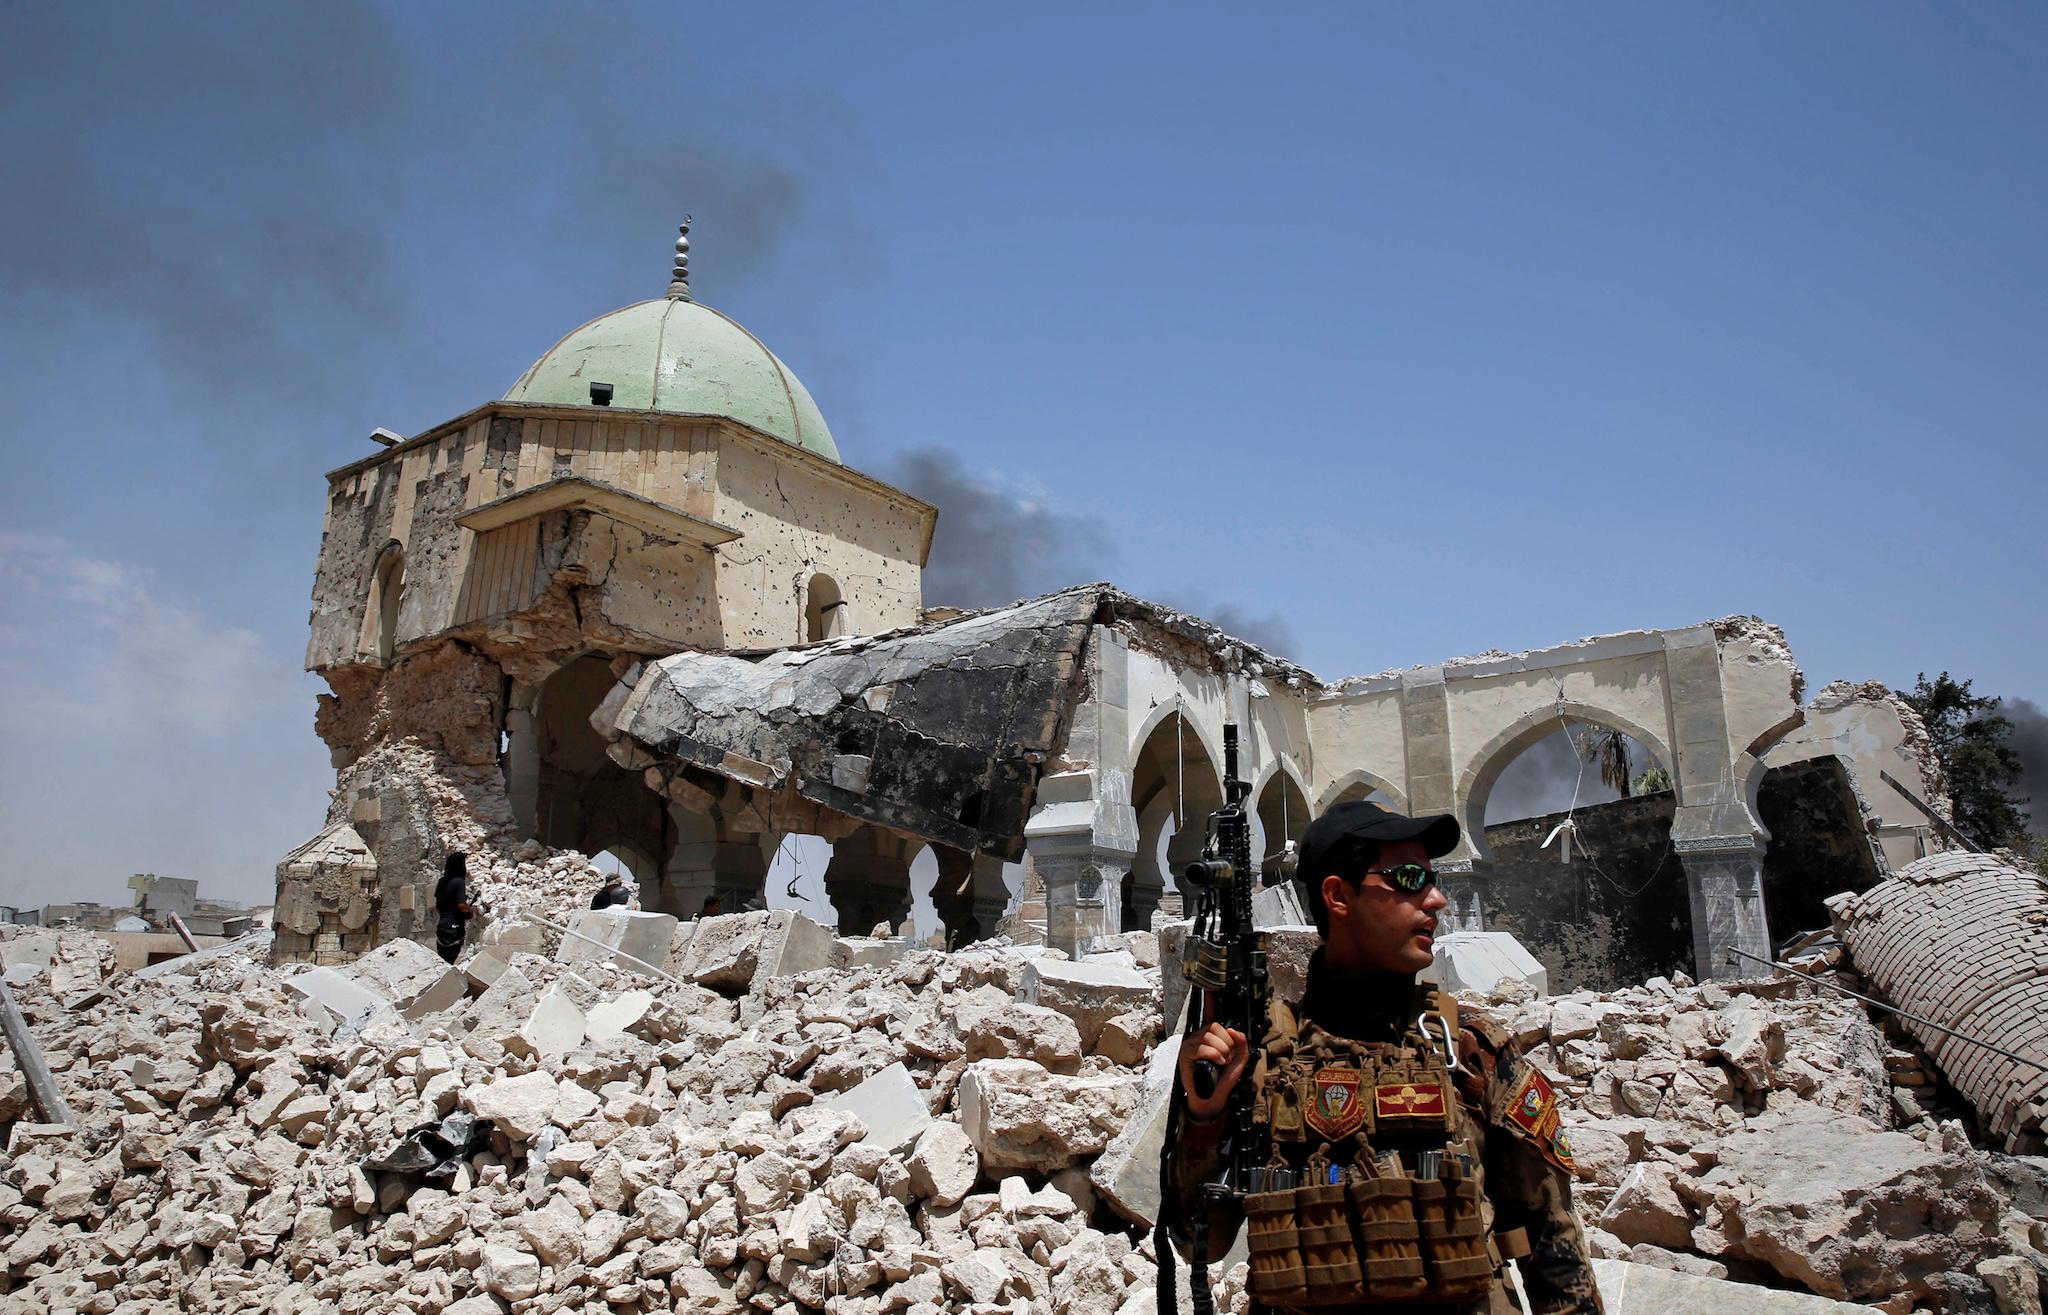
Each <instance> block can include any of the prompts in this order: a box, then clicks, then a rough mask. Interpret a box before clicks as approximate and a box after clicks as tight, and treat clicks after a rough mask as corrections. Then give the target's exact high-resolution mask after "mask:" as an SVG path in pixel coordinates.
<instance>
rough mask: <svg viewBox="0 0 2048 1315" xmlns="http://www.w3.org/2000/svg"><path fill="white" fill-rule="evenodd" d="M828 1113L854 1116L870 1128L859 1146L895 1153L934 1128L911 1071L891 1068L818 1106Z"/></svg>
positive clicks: (828, 1098) (926, 1104)
mask: <svg viewBox="0 0 2048 1315" xmlns="http://www.w3.org/2000/svg"><path fill="white" fill-rule="evenodd" d="M817 1103H818V1104H819V1105H821V1106H823V1107H824V1108H826V1109H830V1110H838V1111H840V1112H841V1113H842V1114H851V1115H854V1116H855V1117H857V1118H858V1119H859V1120H860V1121H861V1122H862V1123H864V1124H866V1125H867V1129H868V1132H867V1136H865V1137H863V1138H861V1140H860V1144H861V1145H863V1146H872V1147H874V1148H875V1149H876V1150H879V1151H895V1150H897V1149H899V1148H901V1147H904V1146H907V1145H909V1144H910V1143H911V1142H913V1141H915V1140H917V1138H918V1135H919V1134H920V1133H922V1132H923V1131H924V1130H925V1129H926V1128H927V1127H929V1126H930V1125H931V1121H932V1113H931V1105H930V1102H929V1101H927V1100H926V1098H925V1094H924V1093H923V1092H922V1091H920V1090H918V1087H917V1083H916V1082H914V1081H912V1080H911V1077H910V1070H909V1069H907V1068H905V1067H903V1065H902V1064H901V1063H896V1064H891V1065H889V1067H887V1068H885V1069H883V1070H881V1071H880V1072H879V1073H875V1074H872V1075H870V1076H869V1077H868V1078H867V1079H866V1080H864V1081H862V1082H861V1083H860V1084H859V1085H858V1086H855V1087H853V1088H852V1089H850V1090H847V1091H842V1092H839V1093H837V1094H835V1095H832V1096H828V1097H826V1098H825V1099H823V1100H820V1101H819V1102H817Z"/></svg>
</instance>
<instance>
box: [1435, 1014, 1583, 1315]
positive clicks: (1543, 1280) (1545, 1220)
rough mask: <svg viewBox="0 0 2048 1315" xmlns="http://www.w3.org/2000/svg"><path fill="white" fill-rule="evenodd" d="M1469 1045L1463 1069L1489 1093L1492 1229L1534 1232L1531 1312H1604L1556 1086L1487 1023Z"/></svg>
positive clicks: (1527, 1282) (1528, 1284)
mask: <svg viewBox="0 0 2048 1315" xmlns="http://www.w3.org/2000/svg"><path fill="white" fill-rule="evenodd" d="M1463 1049H1464V1055H1463V1056H1462V1058H1463V1061H1464V1064H1463V1066H1464V1068H1465V1069H1466V1073H1465V1074H1463V1075H1461V1076H1463V1077H1465V1078H1466V1079H1467V1082H1468V1083H1469V1088H1468V1089H1469V1090H1470V1091H1471V1094H1473V1095H1479V1094H1480V1093H1481V1092H1482V1091H1483V1093H1484V1100H1485V1105H1484V1109H1485V1112H1486V1122H1487V1128H1486V1151H1485V1156H1486V1194H1487V1196H1488V1198H1489V1199H1490V1200H1491V1202H1492V1204H1493V1217H1494V1228H1495V1229H1496V1230H1497V1231H1499V1232H1506V1231H1508V1230H1510V1229H1516V1228H1520V1229H1523V1230H1525V1231H1526V1232H1527V1233H1528V1237H1529V1254H1528V1255H1527V1256H1525V1257H1523V1258H1522V1259H1521V1260H1520V1261H1519V1262H1518V1264H1519V1267H1520V1269H1521V1272H1522V1286H1523V1287H1525V1288H1526V1289H1528V1293H1529V1302H1530V1305H1531V1307H1532V1310H1533V1315H1567V1313H1569V1315H1600V1312H1601V1310H1602V1308H1601V1305H1600V1290H1599V1289H1598V1288H1597V1287H1596V1286H1595V1285H1594V1283H1593V1266H1592V1262H1591V1261H1590V1260H1589V1259H1588V1258H1587V1255H1586V1242H1585V1238H1584V1237H1583V1236H1582V1235H1581V1234H1580V1232H1579V1224H1578V1219H1577V1218H1576V1216H1574V1215H1573V1214H1572V1187H1571V1184H1572V1162H1571V1151H1570V1148H1569V1147H1568V1146H1567V1145H1566V1144H1565V1140H1564V1136H1563V1132H1562V1126H1561V1122H1560V1118H1559V1109H1558V1104H1557V1095H1556V1093H1555V1092H1554V1091H1553V1090H1552V1089H1551V1087H1550V1083H1549V1081H1548V1080H1547V1079H1545V1078H1544V1076H1543V1074H1542V1073H1541V1072H1540V1071H1539V1070H1538V1069H1537V1068H1536V1066H1535V1065H1534V1064H1532V1063H1530V1062H1528V1061H1527V1060H1526V1059H1524V1058H1523V1057H1522V1054H1521V1052H1520V1051H1519V1050H1518V1049H1517V1048H1516V1046H1515V1045H1514V1043H1513V1041H1512V1040H1510V1039H1509V1038H1508V1037H1507V1036H1506V1034H1505V1033H1503V1032H1501V1031H1500V1030H1499V1029H1498V1028H1496V1027H1493V1026H1492V1025H1491V1024H1489V1023H1486V1022H1484V1021H1477V1022H1475V1023H1474V1024H1473V1025H1471V1026H1468V1028H1467V1029H1466V1032H1465V1045H1464V1047H1463ZM1474 1079H1476V1081H1475V1080H1474ZM1461 1085H1464V1084H1461Z"/></svg>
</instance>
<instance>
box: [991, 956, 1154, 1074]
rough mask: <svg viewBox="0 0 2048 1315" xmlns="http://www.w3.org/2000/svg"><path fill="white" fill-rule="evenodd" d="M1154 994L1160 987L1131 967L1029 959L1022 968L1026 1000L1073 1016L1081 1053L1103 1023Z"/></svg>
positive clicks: (1096, 1037) (1144, 1004)
mask: <svg viewBox="0 0 2048 1315" xmlns="http://www.w3.org/2000/svg"><path fill="white" fill-rule="evenodd" d="M1158 998H1159V989H1158V988H1157V987H1156V986H1154V985H1153V984H1152V983H1151V982H1150V981H1149V980H1147V978H1146V977H1145V975H1144V974H1143V973H1140V972H1138V971H1137V970H1136V969H1134V968H1120V967H1116V966H1114V965H1111V964H1101V963H1085V962H1084V963H1060V962H1058V961H1056V960H1052V959H1033V960H1032V961H1031V962H1030V963H1029V964H1028V965H1026V967H1025V969H1024V999H1025V1002H1026V1003H1028V1004H1034V1005H1039V1006H1041V1007H1043V1008H1047V1009H1052V1010H1055V1011H1057V1012H1059V1013H1062V1014H1065V1015H1066V1016H1067V1017H1068V1018H1071V1019H1073V1020H1074V1026H1075V1028H1076V1029H1077V1030H1079V1032H1080V1033H1081V1047H1082V1049H1083V1050H1084V1051H1093V1050H1094V1049H1095V1045H1096V1042H1097V1041H1098V1040H1100V1039H1101V1036H1102V1025H1103V1024H1104V1023H1107V1022H1108V1021H1109V1020H1110V1019H1112V1018H1115V1017H1116V1016H1117V1015H1118V1014H1123V1013H1129V1012H1130V1011H1131V1010H1133V1009H1144V1008H1149V1007H1151V1006H1152V1005H1153V1004H1154V1003H1155V1002H1156V1001H1157V1000H1158Z"/></svg>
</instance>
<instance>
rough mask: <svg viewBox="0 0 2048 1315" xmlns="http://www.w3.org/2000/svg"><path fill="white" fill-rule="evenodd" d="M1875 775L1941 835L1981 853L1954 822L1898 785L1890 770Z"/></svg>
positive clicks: (1965, 847) (1971, 850)
mask: <svg viewBox="0 0 2048 1315" xmlns="http://www.w3.org/2000/svg"><path fill="white" fill-rule="evenodd" d="M1877 777H1878V779H1879V780H1881V781H1883V782H1884V783H1885V784H1886V785H1888V786H1890V787H1891V788H1892V789H1894V790H1897V791H1898V792H1899V794H1900V795H1901V796H1902V797H1903V798H1904V799H1905V801H1906V802H1907V803H1909V804H1911V805H1913V807H1915V808H1917V809H1919V810H1920V814H1921V816H1923V817H1925V818H1926V819H1927V820H1928V821H1930V822H1932V823H1934V826H1935V829H1936V830H1938V831H1940V832H1941V833H1942V834H1943V835H1945V836H1947V837H1948V838H1949V839H1950V840H1953V841H1955V842H1956V843H1957V844H1959V845H1961V846H1962V847H1963V848H1964V849H1967V850H1969V851H1970V852H1971V853H1972V854H1981V853H1983V852H1984V851H1983V850H1981V849H1979V848H1978V847H1977V846H1976V845H1975V844H1974V843H1972V842H1971V840H1970V838H1969V837H1968V836H1966V835H1964V834H1963V833H1962V832H1961V831H1958V830H1957V829H1956V826H1955V823H1953V822H1951V821H1949V820H1948V819H1947V818H1945V817H1943V816H1942V815H1941V814H1940V813H1937V812H1935V811H1934V810H1933V809H1932V808H1929V807H1928V806H1927V801H1926V800H1924V799H1922V798H1921V797H1920V796H1919V795H1916V794H1914V793H1913V792H1912V791H1911V790H1908V789H1907V788H1906V787H1905V786H1903V785H1900V784H1899V782H1898V778H1896V777H1894V776H1893V775H1892V774H1891V773H1890V772H1887V771H1882V770H1880V771H1879V772H1878V774H1877Z"/></svg>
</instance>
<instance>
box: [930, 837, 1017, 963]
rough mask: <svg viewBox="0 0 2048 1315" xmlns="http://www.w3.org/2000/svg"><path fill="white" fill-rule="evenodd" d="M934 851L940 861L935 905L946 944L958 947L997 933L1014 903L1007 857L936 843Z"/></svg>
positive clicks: (933, 890)
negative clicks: (1005, 868)
mask: <svg viewBox="0 0 2048 1315" xmlns="http://www.w3.org/2000/svg"><path fill="white" fill-rule="evenodd" d="M932 854H933V856H934V857H936V858H937V859H938V861H939V879H938V881H937V883H936V884H935V885H934V886H933V887H932V908H933V910H934V911H935V912H937V913H938V915H939V921H940V922H941V923H943V924H944V925H945V928H946V944H947V945H948V946H950V947H953V948H955V949H957V948H959V947H960V946H962V945H971V944H972V943H974V942H975V941H981V940H987V939H988V938H989V937H991V936H993V935H995V931H996V924H997V923H998V922H1000V921H1001V920H1002V916H1003V910H1004V909H1005V908H1007V907H1008V906H1009V903H1010V891H1009V887H1008V886H1007V885H1006V884H1005V883H1004V881H1003V860H1001V859H999V858H995V857H992V856H990V855H988V854H970V853H968V852H966V851H965V850H960V849H953V848H951V847H949V846H946V845H933V846H932Z"/></svg>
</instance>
